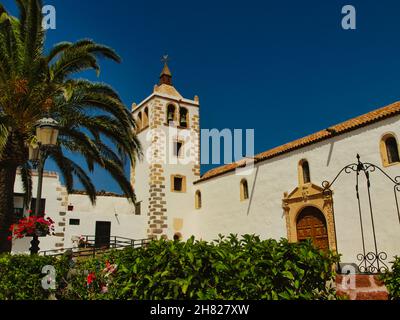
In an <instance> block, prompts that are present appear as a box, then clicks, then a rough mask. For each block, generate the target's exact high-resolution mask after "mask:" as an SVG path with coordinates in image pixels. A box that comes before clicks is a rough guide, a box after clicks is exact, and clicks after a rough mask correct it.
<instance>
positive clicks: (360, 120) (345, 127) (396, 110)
mask: <svg viewBox="0 0 400 320" xmlns="http://www.w3.org/2000/svg"><path fill="white" fill-rule="evenodd" d="M398 114H400V102H395V103H393V104H390V105H388V106H386V107H383V108H380V109H377V110H374V111H371V112H369V113H366V114H364V115H361V116H359V117H356V118H353V119H350V120H347V121H345V122H342V123H339V124H337V125H334V126H332V127H329V128H328V129H325V130H321V131H319V132H316V133H313V134H311V135H309V136H307V137H304V138H301V139H298V140H295V141H292V142H289V143H287V144H284V145H282V146H279V147H276V148H273V149H271V150H268V151H265V152H262V153H260V154H258V155H256V156H255V157H254V159H255V162H256V163H257V162H261V161H264V160H267V159H271V158H274V157H277V156H279V155H281V154H284V153H288V152H290V151H293V150H296V149H299V148H302V147H305V146H308V145H311V144H313V143H317V142H319V141H323V140H326V139H329V138H332V137H334V136H336V135H340V134H343V133H346V132H349V131H352V130H356V129H358V128H361V127H363V126H366V125H369V124H372V123H375V122H378V121H381V120H384V119H387V118H390V117H393V116H395V115H398ZM241 166H243V164H241V163H240V162H238V163H231V164H228V165H225V166H221V167H218V168H215V169H212V170H210V171H208V172H206V173H205V174H204V175H203V176H202V177H201V178H200V179H199V180H198V181H196V182H195V183H199V182H202V181H205V180H209V179H211V178H214V177H217V176H220V175H222V174H225V173H228V172H231V171H233V170H235V169H236V168H239V167H241Z"/></svg>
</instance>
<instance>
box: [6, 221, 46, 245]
mask: <svg viewBox="0 0 400 320" xmlns="http://www.w3.org/2000/svg"><path fill="white" fill-rule="evenodd" d="M9 231H11V232H12V237H11V239H9V240H12V238H13V237H14V238H16V239H21V238H23V237H24V236H32V235H33V234H35V233H36V232H38V231H39V232H41V233H43V234H45V235H49V234H51V233H52V232H53V231H54V221H53V220H52V219H50V218H46V219H44V218H43V217H36V216H30V217H27V218H23V219H21V220H20V221H19V222H18V223H17V224H13V225H12V226H11V227H10V229H9Z"/></svg>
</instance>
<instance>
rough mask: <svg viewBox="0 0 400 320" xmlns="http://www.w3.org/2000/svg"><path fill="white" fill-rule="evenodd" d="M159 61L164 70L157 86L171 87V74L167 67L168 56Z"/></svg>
mask: <svg viewBox="0 0 400 320" xmlns="http://www.w3.org/2000/svg"><path fill="white" fill-rule="evenodd" d="M161 61H162V62H163V63H164V68H163V70H162V72H161V75H160V83H159V85H162V84H166V85H169V86H172V74H171V71H170V70H169V67H168V61H169V56H168V55H167V54H165V55H163V57H162V58H161Z"/></svg>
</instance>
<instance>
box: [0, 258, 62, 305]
mask: <svg viewBox="0 0 400 320" xmlns="http://www.w3.org/2000/svg"><path fill="white" fill-rule="evenodd" d="M48 265H51V266H54V267H55V269H56V272H57V274H58V275H59V276H60V280H61V279H62V278H63V277H62V275H63V274H65V273H66V272H67V270H68V261H67V260H65V259H64V258H54V257H40V256H26V255H15V256H14V255H1V256H0V300H45V299H48V298H49V296H50V294H51V293H54V292H51V291H48V290H44V289H43V288H42V279H43V277H45V274H42V268H43V267H44V266H48ZM60 284H61V282H60V283H59V285H60Z"/></svg>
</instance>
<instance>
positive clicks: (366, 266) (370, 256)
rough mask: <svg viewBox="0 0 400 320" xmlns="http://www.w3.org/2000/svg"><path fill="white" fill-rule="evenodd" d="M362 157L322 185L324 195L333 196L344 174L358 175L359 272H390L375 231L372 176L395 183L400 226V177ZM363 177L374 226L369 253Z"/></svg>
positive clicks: (356, 187)
mask: <svg viewBox="0 0 400 320" xmlns="http://www.w3.org/2000/svg"><path fill="white" fill-rule="evenodd" d="M360 159H361V158H360V155H358V154H357V163H352V164H349V165H347V166H345V167H344V168H343V169H342V170H340V171H339V173H338V174H337V176H336V177H335V178H334V179H333V181H332V182H328V181H324V182H323V183H322V187H323V189H324V191H323V192H324V194H327V195H331V196H332V186H333V185H334V184H335V182H337V180H338V179H339V177H340V176H341V175H342V174H352V173H355V174H356V186H355V189H356V197H357V205H358V215H359V220H360V231H361V240H362V253H359V254H358V255H357V260H358V261H359V265H358V270H359V272H361V273H381V272H385V271H387V270H388V266H387V264H386V263H385V261H386V260H387V253H386V252H384V251H380V250H379V247H378V241H377V236H376V229H375V220H374V219H375V217H374V211H373V208H374V206H373V203H372V198H371V179H370V174H371V173H374V172H377V173H380V174H382V175H383V176H384V177H385V178H386V179H388V180H389V181H391V182H392V183H393V193H394V200H395V205H396V210H397V216H398V220H399V224H400V210H399V199H398V193H399V192H400V176H397V177H395V178H392V177H390V176H389V175H388V174H387V173H386V172H385V171H383V170H382V169H381V168H380V167H378V166H376V165H374V164H371V163H363V162H361V160H360ZM362 176H364V177H365V181H366V188H367V199H368V204H369V217H370V219H371V221H370V222H371V225H372V237H373V243H374V250H373V251H368V250H367V248H366V243H365V228H364V226H365V219H363V215H362V206H361V192H360V179H361V178H362Z"/></svg>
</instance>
